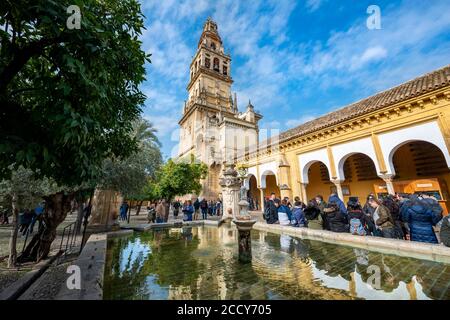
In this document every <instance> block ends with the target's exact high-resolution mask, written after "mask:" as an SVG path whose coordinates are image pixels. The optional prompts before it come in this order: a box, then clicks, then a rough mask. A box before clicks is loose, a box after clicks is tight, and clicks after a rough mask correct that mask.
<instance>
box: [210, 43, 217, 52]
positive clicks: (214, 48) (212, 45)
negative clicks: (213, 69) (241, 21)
mask: <svg viewBox="0 0 450 320" xmlns="http://www.w3.org/2000/svg"><path fill="white" fill-rule="evenodd" d="M211 49H213V50H216V44H215V43H214V42H211Z"/></svg>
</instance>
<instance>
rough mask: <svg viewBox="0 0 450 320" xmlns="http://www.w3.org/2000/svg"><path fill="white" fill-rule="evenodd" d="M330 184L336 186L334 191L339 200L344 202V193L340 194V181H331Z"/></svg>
mask: <svg viewBox="0 0 450 320" xmlns="http://www.w3.org/2000/svg"><path fill="white" fill-rule="evenodd" d="M331 182H333V184H334V185H335V186H336V191H337V195H338V197H339V199H341V200H342V201H344V193H343V192H342V185H341V183H342V180H332V181H331Z"/></svg>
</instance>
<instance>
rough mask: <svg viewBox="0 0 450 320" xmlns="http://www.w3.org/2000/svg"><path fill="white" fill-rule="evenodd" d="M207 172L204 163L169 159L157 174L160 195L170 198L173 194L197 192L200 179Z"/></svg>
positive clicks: (204, 176) (200, 186) (203, 177)
mask: <svg viewBox="0 0 450 320" xmlns="http://www.w3.org/2000/svg"><path fill="white" fill-rule="evenodd" d="M207 174H208V167H207V166H206V165H205V164H204V163H196V162H194V160H193V159H192V158H191V161H190V162H174V161H173V160H172V159H169V160H168V161H167V163H166V164H165V165H164V166H163V167H162V168H161V171H160V172H159V174H158V178H157V179H158V185H159V192H160V195H161V197H163V198H165V199H167V200H169V201H170V200H172V199H173V198H174V197H175V196H181V195H185V194H189V193H196V194H199V193H200V191H201V189H202V185H201V183H200V180H201V179H205V178H206V175H207Z"/></svg>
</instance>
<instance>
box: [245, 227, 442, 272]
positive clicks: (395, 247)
mask: <svg viewBox="0 0 450 320" xmlns="http://www.w3.org/2000/svg"><path fill="white" fill-rule="evenodd" d="M253 228H254V229H255V230H260V231H267V232H273V233H277V234H287V235H290V236H294V237H298V238H306V239H310V240H317V241H323V242H327V243H332V244H337V245H346V246H350V247H356V248H361V249H367V250H370V251H376V252H381V253H387V254H395V255H398V256H402V257H411V258H417V259H423V260H431V261H436V262H444V263H450V248H447V247H445V246H443V245H439V244H428V243H422V242H415V241H405V240H400V239H386V238H380V237H371V236H355V235H352V234H349V233H337V232H331V231H326V230H314V229H308V228H295V227H289V226H281V225H279V224H266V223H262V222H257V223H256V224H255V225H254V226H253Z"/></svg>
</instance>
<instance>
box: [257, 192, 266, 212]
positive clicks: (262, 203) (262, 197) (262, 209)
mask: <svg viewBox="0 0 450 320" xmlns="http://www.w3.org/2000/svg"><path fill="white" fill-rule="evenodd" d="M258 189H259V190H260V191H261V202H260V206H259V207H260V208H261V211H263V212H264V209H265V208H264V202H265V201H264V200H265V199H264V190H265V189H264V188H258Z"/></svg>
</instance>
